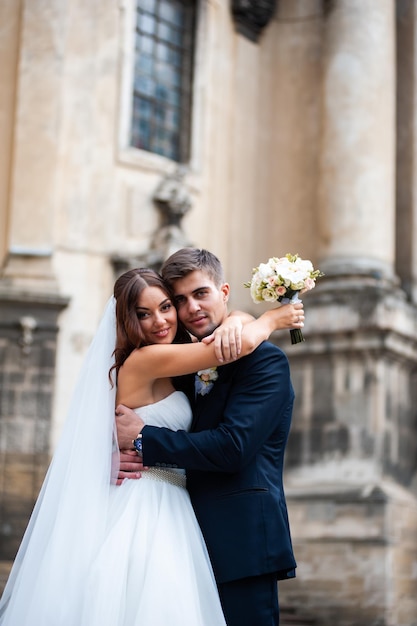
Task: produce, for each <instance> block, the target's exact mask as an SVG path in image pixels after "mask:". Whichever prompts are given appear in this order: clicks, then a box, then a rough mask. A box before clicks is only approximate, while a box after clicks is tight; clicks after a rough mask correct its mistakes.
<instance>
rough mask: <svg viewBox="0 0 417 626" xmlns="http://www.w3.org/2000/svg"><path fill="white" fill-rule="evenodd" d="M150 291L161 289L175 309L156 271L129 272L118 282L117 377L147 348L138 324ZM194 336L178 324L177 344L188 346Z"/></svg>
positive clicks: (165, 285)
mask: <svg viewBox="0 0 417 626" xmlns="http://www.w3.org/2000/svg"><path fill="white" fill-rule="evenodd" d="M146 287H158V288H159V289H161V291H163V293H164V294H166V296H167V297H168V298H169V299H170V300H171V302H172V304H173V305H175V301H174V297H173V294H172V292H171V290H170V288H169V287H168V286H167V284H166V282H165V281H164V280H163V279H162V277H161V276H160V275H159V274H158V273H157V272H155V271H154V270H151V269H148V268H136V269H133V270H128V271H127V272H125V273H124V274H122V275H121V276H119V278H118V279H117V280H116V282H115V284H114V290H113V294H114V297H115V299H116V347H115V350H114V358H115V364H114V365H113V367H112V368H111V369H110V372H109V375H110V379H111V374H112V371H113V370H114V369H115V370H116V376H117V373H118V371H119V369H120V367H121V366H122V365H123V363H124V362H125V361H126V359H127V357H128V356H129V355H130V354H131V353H132V352H133V350H135V349H136V348H141V347H142V346H144V345H146V342H145V338H144V335H143V332H142V329H141V326H140V322H139V320H138V316H137V313H136V307H137V302H138V298H139V297H140V295H141V293H142V291H143V290H144V289H145V288H146ZM189 341H190V336H189V335H188V333H187V332H186V330H185V329H184V327H183V326H182V324H181V322H180V321H179V320H178V330H177V334H176V336H175V339H174V343H188V342H189Z"/></svg>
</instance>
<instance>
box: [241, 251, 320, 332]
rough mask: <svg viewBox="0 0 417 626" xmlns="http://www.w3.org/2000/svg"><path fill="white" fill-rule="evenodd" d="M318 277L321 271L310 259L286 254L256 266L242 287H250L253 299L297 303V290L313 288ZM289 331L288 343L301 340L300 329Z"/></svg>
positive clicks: (256, 300)
mask: <svg viewBox="0 0 417 626" xmlns="http://www.w3.org/2000/svg"><path fill="white" fill-rule="evenodd" d="M320 276H323V274H322V272H320V270H315V269H314V267H313V265H312V263H311V261H308V260H304V259H301V258H300V257H299V256H298V254H286V255H285V256H283V257H281V258H280V259H278V258H277V257H272V258H271V259H269V260H268V262H267V263H261V264H260V265H259V267H255V268H254V270H253V276H252V280H251V281H250V282H248V283H244V286H245V287H248V288H249V289H250V293H251V296H252V300H253V301H254V302H280V303H281V304H287V303H289V302H291V303H294V302H297V300H298V293H299V292H300V291H308V290H310V289H313V287H314V286H315V284H316V279H317V278H319V277H320ZM290 334H291V343H293V344H294V343H300V342H301V341H304V337H303V333H302V332H301V330H300V329H298V328H297V329H292V330H291V331H290Z"/></svg>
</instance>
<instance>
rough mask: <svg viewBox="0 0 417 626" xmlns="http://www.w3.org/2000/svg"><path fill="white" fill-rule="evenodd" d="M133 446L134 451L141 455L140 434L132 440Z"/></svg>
mask: <svg viewBox="0 0 417 626" xmlns="http://www.w3.org/2000/svg"><path fill="white" fill-rule="evenodd" d="M133 446H134V448H135V450H136V452H137V453H138V454H140V455H142V436H140V437H138V438H137V439H134V440H133Z"/></svg>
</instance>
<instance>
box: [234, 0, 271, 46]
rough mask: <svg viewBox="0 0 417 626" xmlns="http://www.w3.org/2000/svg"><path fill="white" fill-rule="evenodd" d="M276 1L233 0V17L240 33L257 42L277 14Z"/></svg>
mask: <svg viewBox="0 0 417 626" xmlns="http://www.w3.org/2000/svg"><path fill="white" fill-rule="evenodd" d="M275 5H276V0H232V15H233V19H234V21H235V28H236V31H237V32H238V33H240V34H241V35H244V36H245V37H247V38H248V39H250V40H251V41H253V42H255V43H256V42H257V41H258V39H259V36H260V34H261V32H262V30H263V29H264V28H265V26H267V25H268V23H269V21H270V20H271V18H272V16H273V15H274V12H275Z"/></svg>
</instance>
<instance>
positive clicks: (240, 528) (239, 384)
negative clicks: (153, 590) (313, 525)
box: [142, 342, 296, 583]
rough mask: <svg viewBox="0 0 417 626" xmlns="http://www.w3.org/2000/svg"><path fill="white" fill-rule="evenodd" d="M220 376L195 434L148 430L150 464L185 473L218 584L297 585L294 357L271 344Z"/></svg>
mask: <svg viewBox="0 0 417 626" xmlns="http://www.w3.org/2000/svg"><path fill="white" fill-rule="evenodd" d="M218 373H219V377H218V379H217V380H216V381H215V382H214V385H213V387H212V389H211V390H210V391H209V393H208V394H207V395H205V396H199V397H198V398H197V400H196V402H195V406H194V420H193V426H192V431H191V432H190V433H187V432H185V431H178V432H172V431H170V430H169V429H166V428H157V427H153V426H145V427H144V429H143V431H142V433H143V450H144V463H145V464H146V465H154V466H167V467H169V466H174V467H175V466H176V467H185V468H186V470H187V488H188V490H189V493H190V496H191V500H192V503H193V506H194V509H195V512H196V515H197V519H198V521H199V524H200V526H201V529H202V532H203V535H204V538H205V541H206V544H207V548H208V551H209V554H210V558H211V561H212V565H213V569H214V574H215V576H216V580H217V582H218V583H221V582H227V581H230V580H237V579H239V578H244V577H247V576H256V575H259V574H265V573H271V572H276V573H277V578H279V579H282V578H290V577H293V576H294V575H295V571H294V568H295V567H296V563H295V560H294V555H293V550H292V545H291V536H290V529H289V523H288V514H287V506H286V502H285V495H284V489H283V483H282V472H283V463H284V451H285V446H286V443H287V438H288V434H289V430H290V425H291V416H292V408H293V401H294V392H293V388H292V384H291V379H290V372H289V365H288V360H287V357H286V356H285V354H284V353H283V352H282V350H280V349H279V348H277V347H276V346H274V345H272V344H271V343H269V342H264V343H263V344H261V345H260V346H259V347H258V348H257V350H255V352H253V353H252V354H250V355H248V356H246V357H243V358H242V359H240V360H238V361H235V362H233V363H230V364H228V365H224V366H222V367H219V368H218Z"/></svg>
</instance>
